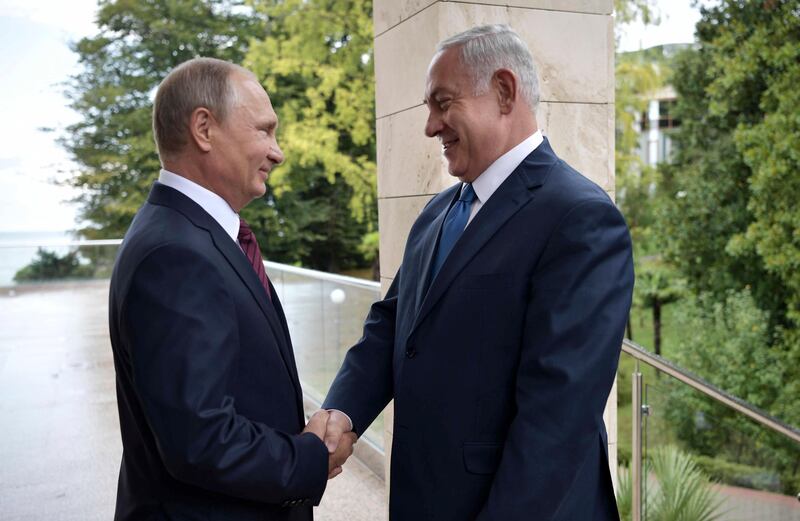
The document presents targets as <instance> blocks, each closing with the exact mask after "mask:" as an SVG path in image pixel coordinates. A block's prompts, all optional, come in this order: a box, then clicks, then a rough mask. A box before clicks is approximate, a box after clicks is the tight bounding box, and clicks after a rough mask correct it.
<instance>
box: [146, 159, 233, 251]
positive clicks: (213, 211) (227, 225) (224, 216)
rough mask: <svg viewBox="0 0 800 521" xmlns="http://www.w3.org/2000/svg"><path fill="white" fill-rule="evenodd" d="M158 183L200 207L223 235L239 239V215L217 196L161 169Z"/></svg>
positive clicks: (180, 176) (178, 175) (192, 182)
mask: <svg viewBox="0 0 800 521" xmlns="http://www.w3.org/2000/svg"><path fill="white" fill-rule="evenodd" d="M158 182H159V183H161V184H164V185H167V186H169V187H170V188H174V189H175V190H177V191H179V192H180V193H182V194H183V195H185V196H186V197H188V198H189V199H191V200H192V201H194V202H196V203H197V204H199V205H200V207H201V208H202V209H203V210H205V211H206V213H208V214H209V215H210V216H211V217H213V218H214V220H215V221H217V222H218V223H219V225H220V226H222V229H223V230H225V233H227V234H228V235H230V237H231V239H233V240H234V241H236V240H237V238H238V237H239V215H237V213H236V212H234V211H233V208H231V206H230V205H229V204H228V203H227V202H226V201H225V199H223V198H222V197H220V196H219V195H218V194H215V193H214V192H212V191H211V190H208V189H206V188H203V187H202V186H200V185H199V184H197V183H195V182H194V181H190V180H188V179H186V178H185V177H183V176H182V175H180V174H175V173H172V172H170V171H169V170H164V169H163V168H162V169H161V172H160V173H159V175H158Z"/></svg>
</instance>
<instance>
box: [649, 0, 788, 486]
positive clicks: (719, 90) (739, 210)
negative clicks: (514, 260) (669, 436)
mask: <svg viewBox="0 0 800 521" xmlns="http://www.w3.org/2000/svg"><path fill="white" fill-rule="evenodd" d="M701 15H702V16H701V20H700V22H699V23H698V26H697V35H698V38H699V43H698V45H697V46H696V47H695V48H693V49H690V50H687V51H686V52H684V53H682V54H680V55H679V56H678V57H677V59H676V61H675V63H674V64H673V68H674V74H673V76H672V83H673V85H674V86H675V88H676V91H677V94H678V101H677V106H676V109H675V112H676V115H677V117H678V118H679V119H680V121H681V127H680V128H679V129H678V131H677V133H676V134H675V135H674V139H675V141H676V144H677V147H676V148H677V150H676V154H675V157H674V161H673V164H671V165H669V166H668V167H666V168H664V169H663V172H662V174H663V178H662V184H661V189H662V192H664V193H665V194H667V195H668V197H666V198H665V204H664V206H663V215H662V219H661V220H660V224H659V230H658V232H659V234H660V235H661V236H662V237H663V238H664V239H665V251H666V255H667V259H668V260H669V261H670V262H671V263H672V264H673V265H675V266H676V267H677V269H678V270H679V272H680V274H681V275H682V276H683V277H684V278H685V279H686V281H687V284H688V287H689V289H690V290H691V293H692V294H694V295H697V297H696V298H692V299H690V300H688V301H687V302H684V303H682V305H681V312H680V313H679V317H678V320H679V321H680V322H681V324H680V325H679V327H678V328H677V330H678V331H679V335H680V336H681V337H682V339H681V341H680V342H681V343H682V344H683V347H682V348H681V349H680V352H679V353H678V354H677V356H678V359H679V360H678V361H679V362H680V363H682V364H684V365H686V366H687V367H689V368H690V369H692V370H694V371H696V372H698V373H699V374H701V375H702V376H703V377H705V378H707V379H709V380H711V381H712V382H713V383H716V384H717V385H719V386H720V387H722V388H723V389H725V390H727V391H728V392H731V393H733V394H734V395H736V396H739V397H741V398H743V399H745V400H747V401H749V402H751V403H754V404H756V405H757V406H759V407H761V408H763V409H765V410H766V411H768V412H770V413H772V414H774V415H776V416H778V417H779V418H781V419H782V420H784V421H786V422H789V423H790V424H794V425H798V424H800V402H798V400H797V396H798V394H800V384H798V379H800V369H798V364H797V360H798V359H800V335H799V334H798V331H799V330H800V313H799V312H798V311H799V310H800V278H799V277H798V269H797V268H798V266H800V210H798V207H797V201H798V200H800V177H799V176H798V172H800V148H798V143H800V119H799V118H798V114H800V95H798V93H797V88H796V85H797V84H798V81H800V10H799V9H798V4H797V2H796V1H792V0H772V1H769V2H757V1H753V0H748V1H745V0H724V1H722V2H720V3H719V4H718V5H716V6H714V7H711V8H704V9H701ZM681 409H683V410H681ZM693 411H694V412H700V413H703V414H704V415H707V416H708V417H709V418H711V419H713V421H716V422H718V423H717V424H716V425H718V426H719V428H716V429H704V428H703V425H698V424H697V422H696V418H693V417H692V416H691V414H692V412H693ZM673 415H674V416H675V417H674V420H675V424H676V425H677V428H678V432H679V433H680V434H681V436H682V437H683V439H684V440H685V441H686V442H687V443H688V444H689V445H690V446H692V447H693V448H695V449H696V450H701V451H705V452H706V453H708V454H723V453H724V454H727V456H728V458H731V459H732V460H733V459H735V460H736V461H743V462H747V463H752V464H759V463H760V460H764V459H765V458H767V456H765V454H772V455H774V456H775V457H776V458H779V460H780V461H779V462H778V463H771V465H773V466H775V465H777V466H778V467H779V468H780V469H781V470H782V472H783V473H784V478H786V479H788V480H789V482H791V481H796V480H797V476H798V473H799V472H800V468H798V465H797V461H798V459H797V449H796V447H791V446H790V445H791V443H789V442H786V441H785V440H784V439H781V438H780V437H777V436H771V435H767V434H764V430H763V429H757V428H756V427H755V426H754V425H752V424H750V423H749V422H747V421H743V420H741V419H740V418H734V417H733V415H732V414H731V413H729V412H727V411H725V410H723V409H720V408H713V407H712V406H711V405H710V404H705V405H703V404H701V403H694V404H692V403H688V402H687V403H686V404H684V405H683V407H682V408H681V407H675V408H673ZM700 423H701V424H702V423H703V422H700ZM726 431H727V432H726ZM732 433H740V434H732ZM730 436H739V438H738V439H739V441H738V442H736V443H734V441H732V440H731V439H728V437H730ZM753 440H757V441H758V442H759V443H761V444H762V448H761V449H758V450H757V449H756V448H753V447H752V446H753V444H754V441H753ZM737 443H738V446H739V447H740V449H739V450H738V451H737V452H736V453H735V454H733V453H730V452H729V451H728V448H729V447H731V446H737ZM741 447H744V448H741Z"/></svg>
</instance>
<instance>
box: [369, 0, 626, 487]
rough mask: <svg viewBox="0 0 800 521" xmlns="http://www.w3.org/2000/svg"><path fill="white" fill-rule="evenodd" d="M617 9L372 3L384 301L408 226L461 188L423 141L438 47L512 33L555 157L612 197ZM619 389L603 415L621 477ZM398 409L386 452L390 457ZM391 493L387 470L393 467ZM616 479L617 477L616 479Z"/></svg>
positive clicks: (597, 4)
mask: <svg viewBox="0 0 800 521" xmlns="http://www.w3.org/2000/svg"><path fill="white" fill-rule="evenodd" d="M612 8H613V5H612V1H611V0H503V1H502V2H500V0H494V1H492V0H468V1H460V2H449V1H441V0H437V1H433V0H374V3H373V9H374V14H373V19H374V24H375V80H376V117H377V125H376V126H377V134H378V212H379V227H380V234H381V243H380V251H381V282H382V285H383V289H384V291H386V289H387V288H388V287H389V284H390V283H391V280H392V277H394V274H395V272H396V271H397V268H398V266H399V264H400V261H401V259H402V253H403V248H404V246H405V240H406V236H407V234H408V231H409V229H410V228H411V224H412V223H413V222H414V219H415V218H416V217H417V215H418V214H419V212H420V210H421V209H422V207H423V206H424V205H425V203H426V202H427V201H428V200H429V199H430V197H431V196H432V195H433V194H436V193H438V192H439V191H441V190H442V189H444V188H446V187H448V186H450V185H452V184H453V183H454V182H455V181H456V180H455V179H454V178H452V177H451V176H450V175H449V174H448V173H447V168H446V165H445V163H444V161H443V158H442V155H441V147H440V146H439V144H438V141H437V140H435V139H430V138H427V137H425V134H424V132H423V128H424V125H425V119H426V118H427V109H426V108H425V106H424V105H423V103H422V99H423V95H424V87H425V72H426V70H427V67H428V64H429V62H430V59H431V57H432V55H433V51H434V49H435V47H436V44H437V43H438V42H439V41H441V40H443V39H444V38H447V37H449V36H452V35H454V34H456V33H459V32H461V31H463V30H466V29H468V28H470V27H473V26H475V25H482V24H486V23H507V24H509V25H510V26H511V27H513V28H514V30H516V31H517V32H518V33H519V34H520V35H521V36H522V38H523V39H524V40H525V41H526V42H527V43H528V46H529V47H530V49H531V51H532V53H533V56H534V60H535V61H536V64H537V66H538V69H539V81H540V84H541V92H542V95H541V104H540V106H539V110H538V114H537V119H538V122H539V127H540V128H541V129H542V131H543V132H544V134H545V135H546V136H548V138H549V139H550V143H551V145H552V146H553V149H554V150H555V151H556V153H557V154H558V155H559V156H560V157H562V158H563V159H565V160H566V161H567V162H568V163H570V164H571V165H572V166H574V167H575V168H577V169H578V170H579V171H580V172H581V173H583V174H584V175H585V176H587V177H589V178H590V179H592V180H593V181H595V182H596V183H598V184H599V185H600V186H601V187H603V189H604V190H606V191H607V192H608V193H609V194H610V195H611V196H612V197H613V196H614V153H613V152H614V68H613V61H614V35H613V21H612V17H611V12H612ZM616 412H617V411H616V386H615V388H614V389H613V391H612V393H611V398H610V399H609V404H608V406H607V407H606V412H605V420H606V425H607V427H608V434H609V452H610V454H611V456H612V461H611V465H612V469H615V468H616V438H617V435H616V423H617V422H616ZM392 423H393V422H392V412H391V406H390V407H389V408H388V410H387V417H386V429H387V430H386V447H387V458H388V452H389V451H388V448H389V447H391V437H392V432H391V429H392ZM386 467H387V483H388V460H387V465H386ZM612 475H614V476H615V477H616V472H613V473H612Z"/></svg>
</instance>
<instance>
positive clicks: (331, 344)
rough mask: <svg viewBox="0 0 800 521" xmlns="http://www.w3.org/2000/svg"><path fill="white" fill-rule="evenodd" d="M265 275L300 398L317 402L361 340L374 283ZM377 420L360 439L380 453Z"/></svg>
mask: <svg viewBox="0 0 800 521" xmlns="http://www.w3.org/2000/svg"><path fill="white" fill-rule="evenodd" d="M267 273H268V274H269V277H270V280H272V283H273V285H274V286H275V289H276V290H277V291H278V296H279V297H280V299H281V303H282V304H283V308H284V312H285V314H286V320H287V323H288V325H289V331H290V333H291V336H292V343H293V345H294V352H295V358H296V360H297V370H298V372H299V374H300V379H301V380H302V381H303V392H304V393H305V394H306V395H307V396H309V397H311V398H312V399H313V400H314V401H317V402H322V401H323V399H324V398H325V395H326V394H327V392H328V389H329V388H330V385H331V383H332V382H333V378H334V377H335V376H336V372H337V371H338V370H339V367H340V366H341V365H342V362H343V361H344V357H345V354H346V353H347V350H348V349H349V348H350V347H351V346H352V345H353V344H354V343H355V342H356V341H357V340H358V339H359V338H360V337H361V334H362V330H363V326H364V318H365V317H366V316H367V313H368V311H369V307H370V305H372V303H373V302H375V301H376V300H377V299H379V298H380V287H379V285H378V284H377V283H371V282H369V281H363V282H362V283H357V282H355V281H350V280H348V278H347V277H337V276H335V275H330V274H320V273H319V272H316V273H315V272H312V271H311V270H298V269H293V268H291V267H283V266H280V265H276V264H274V263H268V264H267ZM383 429H384V427H383V414H381V415H379V416H378V418H377V419H376V420H375V422H373V424H372V425H371V426H370V428H369V429H368V430H367V432H366V433H364V435H365V437H366V438H367V439H368V440H369V441H370V442H372V443H373V444H374V445H377V446H378V447H379V448H381V449H383Z"/></svg>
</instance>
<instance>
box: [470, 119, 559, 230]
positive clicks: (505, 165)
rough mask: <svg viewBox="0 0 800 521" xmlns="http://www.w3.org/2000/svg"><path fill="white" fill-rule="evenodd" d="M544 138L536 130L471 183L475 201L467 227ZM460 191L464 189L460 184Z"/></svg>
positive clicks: (540, 132)
mask: <svg viewBox="0 0 800 521" xmlns="http://www.w3.org/2000/svg"><path fill="white" fill-rule="evenodd" d="M542 141H544V138H543V137H542V131H541V130H537V131H536V132H534V133H533V134H531V135H530V136H529V137H528V138H527V139H525V140H524V141H523V142H521V143H520V144H518V145H517V146H515V147H514V148H512V149H511V150H509V151H508V152H506V153H505V154H503V155H502V156H500V157H498V158H497V159H496V160H495V161H494V163H492V164H491V165H489V168H487V169H486V170H484V171H483V173H482V174H481V175H479V176H478V177H477V179H475V180H474V181H473V182H472V189H473V190H475V199H474V200H473V201H472V208H471V209H470V213H469V219H468V220H467V226H469V223H471V222H472V219H474V218H475V214H477V213H478V211H479V210H480V209H481V207H483V205H484V204H486V201H488V200H489V198H490V197H491V196H492V194H493V193H494V192H495V191H496V190H497V189H498V188H499V187H500V185H501V184H503V181H505V180H506V179H508V176H510V175H511V173H512V172H513V171H514V169H515V168H517V167H518V166H519V164H520V163H522V161H523V160H524V159H525V158H526V157H528V155H529V154H530V153H531V152H533V151H534V150H536V148H537V147H538V146H539V145H541V144H542ZM461 189H462V190H463V189H464V184H463V183H462V186H461Z"/></svg>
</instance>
